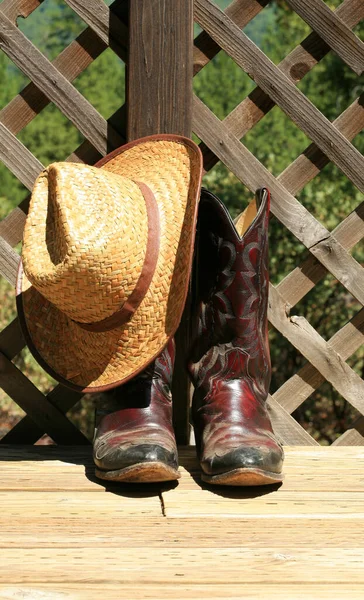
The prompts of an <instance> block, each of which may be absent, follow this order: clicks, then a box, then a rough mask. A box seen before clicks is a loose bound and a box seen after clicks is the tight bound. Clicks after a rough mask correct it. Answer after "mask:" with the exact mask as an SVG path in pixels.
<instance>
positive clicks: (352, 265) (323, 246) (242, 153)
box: [193, 96, 364, 304]
mask: <svg viewBox="0 0 364 600" xmlns="http://www.w3.org/2000/svg"><path fill="white" fill-rule="evenodd" d="M193 110H194V124H195V125H194V130H195V133H196V134H197V135H198V137H199V138H200V139H201V140H203V141H204V142H205V143H206V144H207V145H208V146H209V148H211V149H212V150H213V151H214V153H215V154H216V155H217V156H218V157H219V158H220V160H222V162H223V163H224V164H225V165H226V166H227V167H228V168H229V169H230V170H231V171H232V172H233V173H234V175H236V176H237V177H238V178H239V179H240V180H241V181H242V182H243V183H244V184H245V185H246V186H247V187H248V188H249V189H250V190H251V191H252V192H253V193H254V192H255V190H256V189H257V188H259V187H262V186H267V187H268V188H269V189H270V190H271V194H272V195H271V211H272V213H273V214H275V216H276V217H277V218H278V219H279V220H280V221H281V222H282V223H283V224H284V225H285V226H286V227H288V229H289V230H290V231H291V232H292V233H293V234H294V235H295V236H296V237H297V238H298V239H299V240H300V241H301V242H302V243H303V244H304V245H305V246H306V247H307V248H308V249H309V250H310V251H311V252H312V253H313V254H315V256H317V258H319V260H320V262H322V263H323V265H324V266H325V267H326V268H327V269H328V270H329V271H330V272H331V273H332V274H333V275H334V276H335V277H336V278H337V279H338V280H339V281H341V282H342V283H343V285H345V286H346V287H347V289H348V290H349V291H350V292H351V293H352V294H353V296H355V297H356V298H357V299H358V300H359V302H361V303H363V304H364V277H363V273H364V270H363V267H362V266H361V265H359V263H358V262H357V261H356V260H355V259H354V258H353V257H352V256H351V255H350V254H349V253H348V252H347V251H346V250H345V249H344V248H343V247H342V246H341V244H340V243H339V242H338V241H337V240H336V239H335V238H334V237H333V236H332V235H330V232H329V231H328V230H327V229H325V227H324V226H323V225H322V224H321V223H319V222H318V221H317V219H315V217H314V216H313V215H312V214H311V213H310V212H309V211H308V210H307V209H306V208H305V207H304V206H303V205H302V204H301V203H300V202H298V201H297V200H296V198H295V197H294V196H293V195H292V194H290V192H289V191H288V190H287V189H286V188H285V187H284V186H283V185H282V184H281V183H280V181H279V180H278V179H276V178H275V177H274V176H273V175H272V174H271V173H270V172H269V171H268V170H267V169H266V168H265V167H264V166H263V165H262V164H261V163H260V162H259V160H258V159H257V158H255V156H254V155H253V154H252V153H251V152H249V150H248V149H247V148H246V147H245V146H244V145H243V144H242V143H241V142H240V141H239V140H238V139H237V138H236V137H235V136H233V135H232V134H231V133H230V132H229V131H228V130H227V129H226V127H225V126H224V124H223V123H222V122H221V121H220V120H219V119H218V118H217V117H216V116H215V115H214V114H213V113H212V112H211V111H210V110H209V108H208V107H207V106H206V105H204V104H203V102H201V100H199V99H198V98H197V97H196V96H194V103H193Z"/></svg>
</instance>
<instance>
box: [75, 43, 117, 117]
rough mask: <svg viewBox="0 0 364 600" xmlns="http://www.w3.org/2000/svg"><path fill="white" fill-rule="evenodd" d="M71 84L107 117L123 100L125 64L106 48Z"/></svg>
mask: <svg viewBox="0 0 364 600" xmlns="http://www.w3.org/2000/svg"><path fill="white" fill-rule="evenodd" d="M73 85H74V86H75V87H76V88H77V89H78V91H79V92H80V93H81V94H82V95H83V96H84V97H85V98H86V99H87V100H88V101H89V102H90V103H91V104H92V105H93V106H94V107H95V108H96V110H97V111H98V112H99V113H100V114H101V115H102V116H103V117H104V118H105V119H108V118H109V117H110V116H111V115H112V114H113V113H114V112H115V111H116V110H118V108H119V107H120V106H121V105H122V104H124V102H125V65H124V63H123V62H122V60H121V59H120V58H118V57H117V56H116V54H115V52H113V51H112V50H111V49H110V48H107V49H106V50H105V51H104V52H102V54H100V56H98V57H97V58H96V59H95V60H94V61H93V62H92V63H91V64H90V65H89V66H88V67H87V69H85V71H83V73H81V75H79V76H78V77H77V78H76V79H75V80H74V81H73Z"/></svg>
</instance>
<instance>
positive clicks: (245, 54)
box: [195, 0, 364, 191]
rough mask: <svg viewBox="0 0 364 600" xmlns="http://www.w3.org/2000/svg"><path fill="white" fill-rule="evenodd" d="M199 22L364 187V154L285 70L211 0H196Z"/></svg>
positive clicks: (196, 12)
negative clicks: (297, 86) (298, 86)
mask: <svg viewBox="0 0 364 600" xmlns="http://www.w3.org/2000/svg"><path fill="white" fill-rule="evenodd" d="M195 17H196V20H197V22H198V23H199V25H201V27H203V28H204V29H205V30H206V31H207V32H208V33H209V35H210V36H211V37H212V38H213V39H214V40H215V41H216V42H217V43H218V44H219V45H220V46H221V47H222V49H223V50H225V51H226V52H227V54H229V56H231V58H233V60H234V61H235V62H236V63H237V64H238V65H239V66H240V67H241V68H242V69H244V71H245V72H246V73H247V74H248V75H249V76H250V77H251V78H252V79H254V81H256V83H257V84H258V85H259V86H260V87H261V88H262V89H263V90H264V91H265V92H266V94H268V95H269V96H270V97H271V98H272V99H273V100H274V102H275V103H276V104H277V105H278V106H279V107H280V108H281V109H282V110H283V111H284V112H285V113H286V114H287V115H288V116H289V117H290V118H291V119H292V120H293V121H294V122H295V123H296V125H298V127H300V129H302V131H304V132H305V133H306V135H307V136H308V137H309V138H310V139H311V140H312V141H314V142H315V143H316V144H317V145H318V147H319V148H321V150H322V151H323V152H324V153H325V154H326V155H327V156H328V157H329V158H330V160H331V161H332V162H334V163H335V164H336V165H337V166H338V167H339V168H340V169H341V170H342V171H343V172H344V173H345V174H346V175H347V177H348V178H349V179H350V180H351V181H352V182H353V183H354V185H356V186H357V187H358V189H360V190H361V191H364V157H363V156H362V155H361V154H360V152H359V151H358V150H356V149H355V148H354V146H352V144H350V143H349V142H348V141H347V140H346V139H345V137H344V136H343V135H342V134H341V133H340V132H339V131H338V130H337V129H336V128H335V127H333V126H332V124H331V123H330V121H329V120H328V119H326V117H324V115H322V113H320V111H319V110H318V109H317V108H316V107H315V106H314V105H313V104H312V102H310V100H309V99H308V98H306V96H305V95H304V94H303V93H302V92H301V91H300V90H298V89H297V88H296V86H295V85H294V84H293V83H292V81H290V79H288V78H287V77H286V76H285V75H284V74H283V73H282V71H281V70H280V69H279V68H278V67H276V66H275V65H274V64H273V63H272V61H271V60H270V59H269V58H268V57H267V56H265V54H264V53H263V52H262V51H261V50H260V49H259V48H257V46H255V44H254V43H253V42H252V41H251V40H250V39H249V38H248V37H247V36H246V35H245V34H244V33H243V32H242V31H240V29H239V28H238V27H237V26H236V25H235V24H234V23H233V22H232V21H231V19H229V17H227V16H226V15H225V14H224V13H223V12H222V11H221V10H220V9H219V8H218V7H217V6H216V5H215V4H213V3H212V2H211V1H210V0H196V2H195Z"/></svg>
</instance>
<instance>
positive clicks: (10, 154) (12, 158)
mask: <svg viewBox="0 0 364 600" xmlns="http://www.w3.org/2000/svg"><path fill="white" fill-rule="evenodd" d="M0 160H1V161H2V162H3V163H4V165H6V166H7V167H8V169H9V170H10V171H11V172H12V173H13V174H14V175H15V177H17V178H18V179H19V181H21V182H22V184H23V185H25V186H26V187H27V188H28V189H29V190H31V189H32V188H33V185H34V182H35V180H36V178H37V177H38V175H39V173H40V172H41V171H42V170H43V168H44V167H43V165H42V163H41V162H40V161H39V160H38V159H37V158H35V156H34V155H33V154H32V153H31V152H30V151H29V150H28V149H27V148H26V147H25V146H24V144H22V143H21V142H20V141H19V140H18V139H17V138H16V137H15V135H13V134H12V133H11V132H10V131H9V130H8V129H7V128H6V127H5V125H3V123H0Z"/></svg>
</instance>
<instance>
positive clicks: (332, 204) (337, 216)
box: [296, 163, 363, 231]
mask: <svg viewBox="0 0 364 600" xmlns="http://www.w3.org/2000/svg"><path fill="white" fill-rule="evenodd" d="M296 198H297V199H298V200H299V201H300V202H301V203H302V204H303V205H304V206H305V207H306V208H307V209H308V210H309V211H310V213H311V214H313V215H314V217H316V219H317V220H318V221H320V222H321V223H322V224H323V225H324V226H325V227H326V228H327V229H328V230H329V231H332V230H333V229H335V227H337V225H339V223H340V222H341V221H343V220H344V219H345V217H347V216H348V215H349V214H350V213H351V212H352V211H353V210H355V208H356V207H357V206H358V205H359V204H360V202H362V200H363V196H362V194H361V192H360V191H359V190H358V189H357V188H356V187H355V185H354V184H353V183H352V182H351V181H350V180H349V179H348V178H347V177H346V176H345V175H344V174H343V173H342V172H341V171H340V169H338V168H337V167H336V166H335V165H333V164H332V163H329V164H328V165H326V167H324V169H323V170H322V171H320V172H319V173H318V174H317V175H316V177H314V179H312V181H310V182H309V183H308V184H306V185H305V187H304V188H303V190H302V191H301V192H299V193H298V194H296Z"/></svg>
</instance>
